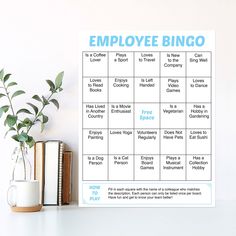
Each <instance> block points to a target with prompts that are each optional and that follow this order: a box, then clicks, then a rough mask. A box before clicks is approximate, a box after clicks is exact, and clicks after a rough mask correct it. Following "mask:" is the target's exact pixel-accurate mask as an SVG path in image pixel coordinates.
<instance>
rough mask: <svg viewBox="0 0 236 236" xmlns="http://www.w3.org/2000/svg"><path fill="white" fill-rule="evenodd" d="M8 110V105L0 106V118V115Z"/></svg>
mask: <svg viewBox="0 0 236 236" xmlns="http://www.w3.org/2000/svg"><path fill="white" fill-rule="evenodd" d="M8 110H9V106H3V107H0V118H1V117H2V115H3V113H6V112H8Z"/></svg>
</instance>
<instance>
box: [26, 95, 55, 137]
mask: <svg viewBox="0 0 236 236" xmlns="http://www.w3.org/2000/svg"><path fill="white" fill-rule="evenodd" d="M53 94H54V92H52V93H51V94H50V96H49V97H48V99H47V100H48V101H49V100H50V98H51V97H52V96H53ZM45 106H46V104H43V106H42V108H41V110H40V111H39V112H38V114H37V115H36V116H35V118H34V120H33V122H32V125H30V126H29V128H28V129H27V131H26V134H28V133H29V131H30V129H31V128H32V127H33V125H34V123H35V122H36V120H37V119H38V118H39V116H40V115H41V113H42V111H43V110H44V108H45Z"/></svg>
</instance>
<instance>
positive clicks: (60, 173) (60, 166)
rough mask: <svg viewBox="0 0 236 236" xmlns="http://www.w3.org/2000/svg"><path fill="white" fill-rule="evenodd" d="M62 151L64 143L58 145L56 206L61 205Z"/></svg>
mask: <svg viewBox="0 0 236 236" xmlns="http://www.w3.org/2000/svg"><path fill="white" fill-rule="evenodd" d="M63 151H64V143H60V152H59V163H58V166H59V169H58V205H59V206H61V205H62V168H63V166H62V157H63Z"/></svg>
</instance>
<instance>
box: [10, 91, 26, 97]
mask: <svg viewBox="0 0 236 236" xmlns="http://www.w3.org/2000/svg"><path fill="white" fill-rule="evenodd" d="M24 93H25V92H24V91H23V90H18V91H16V92H15V93H13V95H12V96H11V99H12V98H14V97H16V96H19V95H21V94H24Z"/></svg>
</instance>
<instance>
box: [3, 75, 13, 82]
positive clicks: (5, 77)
mask: <svg viewBox="0 0 236 236" xmlns="http://www.w3.org/2000/svg"><path fill="white" fill-rule="evenodd" d="M10 76H11V74H6V75H5V76H4V79H3V82H4V83H6V82H7V81H8V79H9V78H10Z"/></svg>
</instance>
